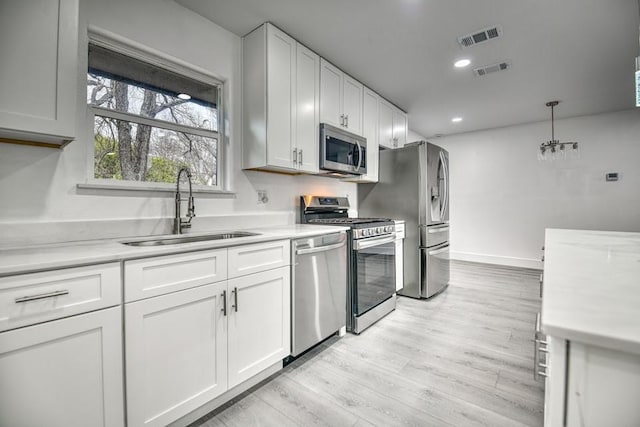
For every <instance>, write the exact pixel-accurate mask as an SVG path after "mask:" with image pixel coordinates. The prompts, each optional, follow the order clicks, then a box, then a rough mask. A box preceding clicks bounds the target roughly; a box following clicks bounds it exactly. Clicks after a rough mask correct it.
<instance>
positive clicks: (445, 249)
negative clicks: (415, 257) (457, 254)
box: [427, 244, 449, 255]
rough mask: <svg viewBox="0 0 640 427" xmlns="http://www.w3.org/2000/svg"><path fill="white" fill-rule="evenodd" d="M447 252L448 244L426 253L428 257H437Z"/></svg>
mask: <svg viewBox="0 0 640 427" xmlns="http://www.w3.org/2000/svg"><path fill="white" fill-rule="evenodd" d="M448 250H449V244H447V245H445V246H442V247H440V248H438V249H435V250H432V251H429V252H427V253H428V254H429V255H438V254H441V253H442V252H447V251H448Z"/></svg>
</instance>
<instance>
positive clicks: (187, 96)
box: [178, 93, 191, 101]
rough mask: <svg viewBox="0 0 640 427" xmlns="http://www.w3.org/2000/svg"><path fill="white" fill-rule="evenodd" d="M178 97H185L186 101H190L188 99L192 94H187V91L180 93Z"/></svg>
mask: <svg viewBox="0 0 640 427" xmlns="http://www.w3.org/2000/svg"><path fill="white" fill-rule="evenodd" d="M178 98H180V99H184V100H185V101H188V100H190V99H191V95H187V94H186V93H179V94H178Z"/></svg>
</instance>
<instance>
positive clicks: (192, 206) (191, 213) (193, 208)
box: [188, 196, 196, 217]
mask: <svg viewBox="0 0 640 427" xmlns="http://www.w3.org/2000/svg"><path fill="white" fill-rule="evenodd" d="M188 213H189V217H194V216H196V204H195V202H194V200H193V196H189V212H188Z"/></svg>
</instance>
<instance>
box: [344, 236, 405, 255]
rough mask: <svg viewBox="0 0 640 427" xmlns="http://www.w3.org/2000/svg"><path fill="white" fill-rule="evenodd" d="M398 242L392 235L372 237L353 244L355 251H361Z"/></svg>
mask: <svg viewBox="0 0 640 427" xmlns="http://www.w3.org/2000/svg"><path fill="white" fill-rule="evenodd" d="M395 240H396V235H395V233H394V234H390V235H386V236H381V237H371V238H366V239H360V240H356V241H355V243H354V244H353V249H355V250H356V251H359V250H360V249H367V248H372V247H374V246H379V245H384V244H386V243H391V242H394V241H395Z"/></svg>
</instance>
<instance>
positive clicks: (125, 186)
mask: <svg viewBox="0 0 640 427" xmlns="http://www.w3.org/2000/svg"><path fill="white" fill-rule="evenodd" d="M88 42H89V43H90V44H94V45H97V46H100V47H104V48H106V49H109V50H111V51H114V52H116V53H120V54H123V55H126V56H129V57H132V58H136V59H139V60H140V61H143V62H146V63H148V64H150V65H153V66H156V67H159V68H164V69H165V70H168V71H171V72H174V73H176V74H179V75H182V76H185V77H188V78H191V79H194V80H197V81H200V82H202V83H206V84H210V85H212V86H216V87H217V89H218V100H217V106H216V108H217V110H218V111H217V121H218V130H217V132H216V131H207V130H202V129H198V128H194V127H190V126H183V125H175V124H173V123H171V122H166V121H163V120H158V119H153V118H148V117H142V116H138V115H136V114H130V113H123V112H119V111H115V110H111V109H108V108H103V107H94V106H91V105H89V104H87V101H86V90H87V78H86V75H87V69H88V67H87V65H88V64H87V62H85V63H84V65H85V67H84V74H83V75H84V76H85V78H84V80H83V82H84V87H83V91H84V92H83V93H85V95H84V96H83V100H84V105H85V106H86V108H87V114H86V117H87V147H88V149H87V162H86V165H87V171H86V176H87V179H86V182H85V183H84V184H78V188H85V189H104V190H132V191H160V192H171V193H174V192H175V188H176V185H175V183H165V182H152V181H125V180H116V179H103V178H95V168H94V161H95V148H94V129H95V116H103V117H109V118H112V119H118V120H125V121H128V122H132V123H140V124H143V125H149V126H154V127H159V128H163V129H168V130H172V131H176V132H186V133H190V134H194V135H199V136H204V137H207V138H212V137H214V136H213V135H212V134H216V133H217V135H216V136H215V139H216V140H217V144H218V147H217V154H216V156H217V157H216V162H217V163H216V167H217V169H216V174H217V177H216V185H202V184H194V185H193V191H194V192H200V193H222V194H233V192H232V191H228V190H226V187H225V184H227V183H226V182H225V180H226V177H227V176H228V175H227V171H226V168H227V162H226V154H227V150H226V132H225V128H224V126H225V120H224V111H225V110H224V103H223V100H224V93H225V90H226V82H225V81H224V79H221V78H218V77H216V76H214V75H212V74H211V73H209V72H207V71H206V70H203V69H201V68H198V67H196V66H194V65H192V64H189V63H186V62H184V61H182V60H180V59H178V58H175V57H172V56H169V55H167V54H165V53H162V52H159V51H156V50H154V49H151V48H149V47H147V46H144V45H141V44H139V43H136V42H133V41H131V40H128V39H125V38H124V37H121V36H118V35H116V34H113V33H111V32H108V31H105V30H102V29H98V28H95V27H89V32H88ZM87 47H88V45H87ZM85 56H86V55H85ZM134 117H135V120H134V121H132V118H134Z"/></svg>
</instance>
